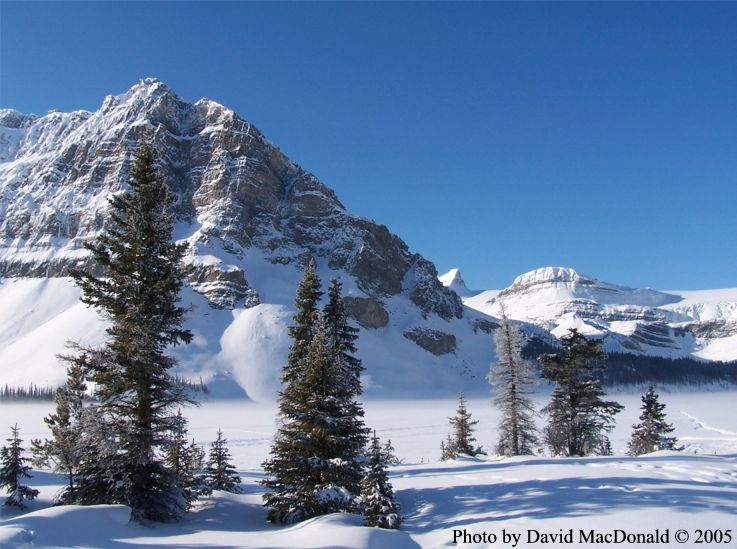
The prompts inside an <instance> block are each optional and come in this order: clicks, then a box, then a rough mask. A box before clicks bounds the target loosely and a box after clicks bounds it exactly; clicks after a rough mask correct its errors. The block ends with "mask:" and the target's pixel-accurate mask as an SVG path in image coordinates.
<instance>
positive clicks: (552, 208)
mask: <svg viewBox="0 0 737 549" xmlns="http://www.w3.org/2000/svg"><path fill="white" fill-rule="evenodd" d="M735 29H737V3H646V4H639V3H517V4H505V3H417V2H416V3H388V2H382V3H354V2H347V3H327V2H325V3H305V2H299V3H246V2H225V3H216V2H208V3H200V2H186V3H168V2H151V3H144V2H81V3H68V2H53V3H43V2H10V1H7V0H3V1H2V2H0V31H1V34H0V106H2V107H13V108H16V109H18V110H21V111H24V112H36V113H45V112H46V111H47V110H49V109H51V108H56V109H61V110H73V109H79V108H84V109H90V110H94V109H96V108H98V107H99V105H100V103H101V102H102V100H103V98H104V96H105V95H107V94H111V93H122V92H123V91H125V90H126V89H128V88H129V87H130V86H131V85H133V84H134V83H135V82H136V81H137V80H139V79H140V78H142V77H145V76H156V77H158V78H160V79H162V80H163V81H165V82H166V83H167V84H168V85H169V86H170V87H172V88H173V89H174V90H175V91H176V92H177V93H178V94H179V95H180V96H181V97H183V98H185V99H188V100H193V101H194V100H196V99H198V98H200V97H203V96H206V97H210V98H212V99H215V100H217V101H219V102H220V103H223V104H224V105H226V106H228V107H230V108H232V109H234V110H235V111H236V112H237V113H238V114H239V115H240V116H242V117H243V118H245V119H247V120H248V121H250V122H252V123H253V124H255V125H256V126H257V127H259V128H260V129H261V131H263V132H264V133H265V134H266V136H267V137H268V138H269V139H270V140H271V141H273V142H275V143H276V144H278V145H279V146H280V147H281V148H282V150H283V151H284V152H285V153H286V154H287V155H289V156H290V157H291V158H293V159H294V160H295V161H297V162H298V163H300V164H301V165H302V166H303V167H304V168H306V169H308V170H310V171H312V172H313V173H315V174H316V175H317V176H318V177H319V178H320V179H321V180H323V181H324V182H325V183H326V184H327V185H329V186H331V187H332V188H334V189H335V190H336V192H337V193H338V195H339V197H340V198H341V200H342V201H343V203H344V204H345V205H346V207H347V208H348V209H349V210H350V211H352V212H354V213H357V214H359V215H362V216H365V217H369V218H372V219H375V220H377V221H379V222H381V223H384V224H386V225H387V226H388V227H389V228H390V229H391V230H392V231H393V232H395V233H397V234H399V235H400V236H401V237H402V238H404V239H405V240H406V241H407V243H408V244H409V245H410V247H411V248H412V249H413V250H415V251H418V252H420V253H422V254H423V255H425V256H426V257H427V258H428V259H430V260H432V261H433V262H435V264H436V265H437V267H438V270H439V271H440V272H441V273H442V272H444V271H445V270H447V269H449V268H451V267H455V266H457V267H460V268H461V269H462V271H463V274H464V277H465V278H466V281H467V282H468V284H469V286H471V287H473V288H479V289H481V288H493V287H503V286H506V285H508V284H510V283H511V281H512V280H513V278H514V277H515V276H516V275H518V274H521V273H522V272H525V271H527V270H530V269H533V268H536V267H539V266H544V265H562V266H569V267H574V268H576V269H578V270H579V271H581V272H584V273H587V274H590V275H593V276H596V277H599V278H601V279H604V280H609V281H612V282H618V283H623V284H628V285H632V286H650V287H654V288H661V289H674V288H677V289H694V288H708V287H726V286H732V287H733V286H737V253H736V251H735V243H736V242H737V32H735Z"/></svg>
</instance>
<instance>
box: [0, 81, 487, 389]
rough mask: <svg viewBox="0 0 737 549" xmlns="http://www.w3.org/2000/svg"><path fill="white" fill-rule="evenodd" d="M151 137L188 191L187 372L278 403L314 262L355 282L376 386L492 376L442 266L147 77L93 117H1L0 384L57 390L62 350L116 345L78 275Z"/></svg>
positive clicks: (237, 126)
mask: <svg viewBox="0 0 737 549" xmlns="http://www.w3.org/2000/svg"><path fill="white" fill-rule="evenodd" d="M143 138H149V139H152V140H153V143H154V146H155V148H156V150H157V152H158V154H159V157H160V169H161V170H162V172H163V173H164V175H165V177H166V179H167V181H168V182H169V184H170V187H171V188H172V190H173V191H174V192H175V193H176V194H177V196H178V204H177V216H178V225H177V228H176V238H177V239H179V240H182V241H186V242H188V243H189V244H190V251H189V254H188V256H187V258H186V261H187V262H188V263H189V264H190V265H191V266H192V267H193V269H192V274H191V275H190V279H189V288H190V289H189V290H188V292H187V294H186V295H185V296H184V300H185V302H191V303H193V304H194V305H195V310H194V312H193V313H192V315H191V318H190V321H189V324H190V326H191V327H192V329H193V330H195V332H196V333H197V338H196V340H195V344H194V345H192V346H190V347H189V348H188V349H186V350H180V351H177V354H178V355H179V357H180V360H181V361H182V372H183V373H185V374H186V375H202V376H203V378H204V379H205V381H208V380H210V379H215V378H216V377H217V379H225V380H230V385H231V389H228V391H226V392H234V393H237V392H238V390H239V388H241V389H245V390H246V391H247V392H248V393H249V395H251V396H254V398H262V399H268V398H273V396H274V394H275V393H276V391H277V389H278V384H277V381H276V380H277V379H278V371H279V368H280V367H281V363H282V362H283V359H284V357H285V356H286V352H287V349H288V345H289V341H288V340H287V339H286V337H285V336H284V333H285V327H286V325H287V324H288V323H289V322H290V317H291V314H292V313H291V311H292V308H291V302H292V299H293V296H294V291H295V288H296V285H297V282H298V280H299V277H300V273H301V269H302V265H303V264H304V261H305V260H306V258H307V257H308V255H310V254H312V255H314V256H316V258H317V260H318V266H319V271H320V275H321V276H322V277H323V281H324V282H327V280H328V279H329V277H333V276H335V277H338V278H340V279H341V280H342V281H343V283H344V288H345V291H346V293H347V294H348V296H349V298H348V300H347V305H348V308H349V311H350V313H351V315H352V317H353V318H354V319H355V320H356V322H357V323H358V324H359V325H360V326H361V328H362V333H361V339H360V341H359V345H360V348H361V353H362V357H363V358H364V359H365V360H366V362H367V364H366V366H367V378H366V379H367V382H368V383H369V384H370V385H373V386H374V387H376V388H379V387H381V386H383V387H386V386H388V385H390V384H391V385H393V388H392V389H387V388H383V389H380V390H382V391H390V392H391V391H398V392H400V393H401V392H412V388H413V387H414V385H415V384H419V385H420V387H421V388H422V389H423V390H425V391H428V392H431V393H432V392H446V391H450V390H452V391H455V390H457V389H458V388H459V387H461V386H464V385H465V384H467V383H468V380H469V379H471V376H481V375H484V373H485V370H486V366H487V364H488V362H489V360H490V359H491V358H492V357H493V347H492V344H491V343H490V339H489V337H488V334H487V333H484V332H483V331H479V329H478V324H477V323H476V321H477V320H478V319H479V318H482V317H483V315H480V314H477V313H475V312H472V311H470V312H469V311H468V310H466V311H465V312H464V307H463V305H462V303H461V300H460V299H459V297H458V296H457V295H456V294H455V293H454V292H452V291H450V290H448V289H446V288H445V287H444V286H443V285H442V284H441V283H440V282H439V281H438V280H437V272H436V270H435V267H434V266H433V265H432V264H431V263H430V262H428V261H427V260H426V259H424V258H423V257H422V256H420V255H419V254H415V253H412V252H411V251H410V250H409V249H408V247H407V245H406V244H405V243H404V242H403V241H402V240H401V239H400V238H399V237H397V236H396V235H394V234H392V233H390V232H389V230H388V229H387V228H386V227H385V226H383V225H379V224H377V223H375V222H373V221H370V220H367V219H363V218H359V217H356V216H353V215H351V214H350V213H349V212H347V211H346V210H345V208H344V207H343V205H342V204H341V203H340V201H339V200H338V198H337V197H336V195H335V193H334V192H333V191H332V190H331V189H329V188H328V187H327V186H325V185H324V184H323V183H321V182H320V181H319V180H318V179H317V178H316V177H315V176H314V175H312V174H310V173H308V172H306V171H304V170H303V169H302V168H301V167H300V166H298V165H297V164H295V163H294V162H292V161H291V160H290V159H288V158H286V157H285V156H284V155H283V154H282V153H281V151H280V150H279V149H278V148H277V147H276V146H274V145H273V144H272V143H270V142H269V141H267V140H266V139H265V138H264V136H263V135H262V134H261V133H260V132H259V131H258V130H257V129H256V128H255V127H253V126H252V125H251V124H249V123H248V122H246V121H245V120H243V119H241V118H239V117H238V116H237V115H236V114H235V113H234V112H233V111H231V110H229V109H227V108H225V107H223V106H222V105H219V104H218V103H216V102H214V101H211V100H208V99H201V100H199V101H197V102H195V103H188V102H186V101H184V100H182V99H181V98H179V97H178V96H177V95H176V94H175V93H174V92H173V91H172V90H171V89H169V88H168V87H167V86H166V85H165V84H163V83H162V82H160V81H158V80H155V79H146V80H143V81H141V82H139V83H138V84H136V85H135V86H133V87H132V88H131V89H130V90H128V91H127V92H126V93H123V94H121V95H118V96H108V97H107V98H105V100H104V101H103V104H102V106H101V107H100V109H99V110H98V111H96V112H86V111H76V112H72V113H59V112H52V113H49V114H47V115H45V116H40V117H39V116H35V115H24V114H20V113H18V112H16V111H13V110H7V109H6V110H2V111H0V190H1V191H2V192H1V193H0V276H2V277H3V280H2V285H0V310H6V311H7V315H8V318H6V319H5V320H4V321H3V322H4V323H3V324H2V326H3V327H5V328H7V330H8V332H7V334H4V335H3V337H4V343H3V347H2V348H1V349H0V372H2V377H3V381H6V382H8V383H13V384H20V383H28V382H31V381H33V382H35V383H38V384H46V383H57V382H59V381H61V380H62V379H63V377H64V372H63V368H61V367H60V366H58V365H56V363H57V361H56V359H55V358H54V355H55V354H56V353H59V352H62V351H63V345H61V343H60V342H63V341H64V340H66V339H75V340H76V339H78V340H82V341H84V342H99V341H100V339H101V338H102V337H103V335H102V330H101V328H100V324H99V321H98V319H97V318H96V316H95V315H94V314H93V313H92V312H91V311H87V310H85V309H84V308H83V307H80V306H79V304H78V303H77V298H78V292H77V290H76V289H75V288H74V287H73V285H72V284H71V282H70V280H69V279H68V278H67V276H66V275H67V273H68V272H69V269H70V268H72V267H83V268H88V269H91V268H94V266H93V265H92V264H91V263H90V260H89V256H88V254H87V252H86V251H85V250H84V248H83V242H85V241H87V240H89V239H90V238H93V237H94V236H95V235H96V234H99V233H100V231H102V230H104V223H105V212H106V209H107V200H108V198H109V196H110V195H111V194H112V193H118V192H123V191H124V190H125V189H126V188H127V183H126V179H127V174H128V170H129V167H130V162H131V158H132V155H133V153H134V152H135V150H136V148H137V146H138V143H139V142H140V140H141V139H143ZM50 294H53V295H54V299H53V300H51V302H49V301H48V296H49V295H50ZM21 295H23V296H25V297H19V296H21ZM28 363H33V364H34V366H33V367H32V370H33V373H31V372H30V371H29V370H27V369H25V368H24V367H23V366H24V365H26V364H28ZM398 371H399V372H401V374H400V375H397V372H398ZM428 374H431V375H428ZM218 376H219V377H218ZM390 381H391V383H390ZM218 383H219V382H218ZM220 385H222V386H223V387H225V386H226V385H227V383H225V382H223V383H220ZM450 388H452V389H450ZM231 390H232V391H231ZM377 390H379V389H377ZM256 395H258V396H256Z"/></svg>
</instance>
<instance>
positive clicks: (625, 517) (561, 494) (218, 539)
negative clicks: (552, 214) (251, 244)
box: [0, 392, 737, 549]
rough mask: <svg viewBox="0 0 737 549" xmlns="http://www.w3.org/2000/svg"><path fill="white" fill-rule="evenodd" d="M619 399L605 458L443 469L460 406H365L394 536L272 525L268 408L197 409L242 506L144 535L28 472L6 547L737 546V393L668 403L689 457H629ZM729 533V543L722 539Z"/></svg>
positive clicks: (1, 424) (220, 498)
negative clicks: (223, 454)
mask: <svg viewBox="0 0 737 549" xmlns="http://www.w3.org/2000/svg"><path fill="white" fill-rule="evenodd" d="M613 396H614V397H615V398H616V399H617V400H619V401H620V402H622V403H623V404H625V406H626V410H625V411H624V412H623V413H621V414H620V415H619V417H618V426H617V429H616V430H615V432H614V433H613V437H612V439H613V446H614V451H615V454H616V455H615V456H613V457H597V458H575V459H551V458H548V457H545V456H540V457H535V458H514V459H496V458H493V457H490V458H488V459H484V460H478V461H456V462H450V463H439V462H438V461H437V458H438V454H439V446H440V441H441V440H442V439H443V438H444V436H445V434H446V432H447V430H448V426H447V416H449V415H451V414H452V413H453V412H454V410H455V406H456V402H455V401H453V400H417V401H383V402H381V401H370V402H368V403H366V422H367V425H369V426H370V427H372V428H375V429H376V430H377V432H378V434H379V436H380V437H381V438H382V439H384V440H385V439H387V438H391V440H392V442H393V443H394V446H395V447H396V449H397V454H398V455H399V457H401V458H404V460H405V464H404V465H401V466H398V467H395V468H393V469H392V472H391V475H392V482H393V484H394V487H395V490H396V492H397V496H398V499H399V501H400V503H401V505H402V513H403V515H404V516H405V522H404V523H403V526H402V530H401V531H399V532H388V531H379V530H376V529H370V528H364V527H360V526H359V525H360V518H359V517H355V516H350V515H331V516H326V517H320V518H317V519H313V520H311V521H307V522H304V523H301V524H298V525H295V526H292V527H277V526H273V525H270V524H268V523H266V522H265V520H264V518H265V512H264V509H263V507H262V506H261V490H260V487H259V485H258V480H259V479H260V478H261V472H260V469H259V463H260V462H261V461H262V460H263V459H264V458H265V457H266V455H267V453H268V450H269V444H270V440H271V436H272V434H273V432H274V412H275V407H274V406H273V405H271V406H267V405H262V404H253V403H248V402H244V401H220V402H210V403H204V404H203V405H202V406H201V407H199V408H195V409H190V410H188V412H187V413H188V415H189V417H190V432H191V434H192V435H193V436H194V437H195V438H197V440H199V441H209V440H211V439H213V438H214V436H215V432H216V430H217V429H218V428H219V427H220V428H222V429H223V432H224V434H225V435H226V436H227V437H228V438H229V440H230V443H229V447H230V450H231V452H232V454H233V456H234V461H235V463H236V466H237V467H238V469H239V471H240V472H241V476H242V478H243V489H244V493H243V494H242V495H232V494H225V493H216V494H215V495H214V496H212V497H211V498H207V499H205V500H203V501H202V502H201V503H199V504H198V506H197V508H196V509H195V510H194V511H193V512H192V513H190V515H189V516H188V517H187V518H186V520H184V521H183V522H181V523H178V524H171V525H158V526H156V527H154V528H147V527H142V526H138V525H135V524H130V523H129V522H128V512H127V510H126V509H125V508H124V507H122V506H101V507H87V508H82V507H49V505H50V502H51V499H52V498H53V495H54V493H55V491H56V490H57V489H58V487H59V484H60V482H61V481H60V480H59V478H58V477H55V476H54V475H51V474H49V473H46V472H42V471H36V472H35V476H34V479H33V481H32V483H31V484H32V485H34V486H35V487H36V488H39V489H40V490H41V497H40V499H39V500H38V501H36V502H33V504H32V506H31V508H30V509H29V511H30V512H28V513H26V514H24V515H19V514H17V513H14V512H12V511H9V510H7V509H4V508H3V509H2V510H1V511H0V512H1V513H2V515H0V547H2V548H3V549H5V548H6V547H7V548H15V547H95V548H103V547H104V548H107V547H111V548H121V549H122V548H131V547H159V546H168V547H182V548H189V547H199V548H205V547H253V548H262V549H266V548H269V549H270V548H288V547H304V548H387V549H392V548H404V547H408V548H409V547H413V548H416V547H427V548H439V547H447V546H454V545H453V540H454V537H455V538H456V541H457V543H458V545H467V546H474V547H514V546H515V543H516V547H538V548H541V547H548V546H557V547H564V546H567V545H575V546H578V547H593V546H596V545H607V543H606V542H605V540H604V539H602V540H600V541H601V543H599V544H596V543H594V541H592V540H590V539H589V538H588V537H587V536H591V535H592V534H591V531H592V530H593V531H594V532H593V535H595V534H597V533H600V534H610V535H612V536H622V535H623V534H622V533H617V531H621V532H624V533H628V534H638V533H640V534H648V533H652V534H653V535H655V530H656V529H657V530H658V532H657V535H658V536H660V541H661V543H660V545H661V546H665V547H703V546H705V545H706V546H709V545H720V546H723V547H737V414H735V413H734V410H735V406H734V401H735V398H736V397H737V392H711V393H700V392H691V393H687V392H684V393H666V392H662V393H661V400H662V402H664V403H665V404H666V406H667V408H666V411H667V413H668V414H669V420H670V421H672V422H673V423H674V425H675V427H676V433H675V434H676V435H677V436H678V437H679V439H680V441H681V442H682V443H684V444H685V445H686V451H684V452H680V453H674V452H661V453H657V454H652V455H648V456H643V457H639V458H629V457H625V456H624V455H623V453H624V451H625V449H626V441H627V439H628V436H629V431H630V426H631V424H632V423H633V422H635V421H636V417H637V415H638V413H639V404H640V401H639V395H635V394H618V395H613ZM543 400H544V399H543V398H542V397H541V399H540V402H541V403H542V401H543ZM50 408H51V404H50V403H34V404H0V429H3V430H4V431H7V430H8V428H7V427H5V426H6V425H7V426H10V425H11V424H13V423H15V422H16V421H17V422H18V424H19V426H20V427H21V434H22V436H23V438H24V439H25V440H26V442H27V441H28V440H29V439H30V438H34V437H40V436H41V437H42V436H46V435H47V430H46V428H45V425H44V424H43V420H42V418H43V416H44V414H46V413H47V412H48V410H49V409H50ZM469 409H470V410H471V411H472V413H473V414H474V417H475V418H476V419H478V420H479V424H478V426H477V428H478V430H477V435H478V439H479V442H480V443H481V444H483V445H485V446H487V447H488V446H490V445H491V444H492V443H493V441H494V436H495V435H494V426H495V424H496V413H495V411H494V410H493V409H492V408H491V406H490V405H489V402H488V400H486V399H474V400H471V401H470V402H469ZM3 434H4V433H3ZM729 529H732V532H731V537H732V540H731V541H730V542H727V541H726V539H727V538H726V530H729ZM679 530H685V533H686V534H687V535H688V536H689V539H688V540H687V541H686V542H685V543H678V542H677V541H676V536H678V537H679V538H680V537H681V536H684V533H683V532H679ZM698 530H702V531H706V530H708V531H709V533H707V534H704V533H702V534H701V535H702V538H703V541H707V542H709V543H701V544H699V543H697V540H698V539H697V538H698V536H699V535H700V534H699V532H698ZM716 531H719V532H718V533H717V532H716ZM582 532H583V533H582ZM505 534H506V538H505V537H504V535H505ZM543 534H548V535H550V534H556V535H564V536H566V537H564V538H563V539H553V538H551V537H549V538H544V537H543ZM666 534H667V536H668V539H667V543H666V539H665V538H663V536H665V535H666ZM464 535H465V536H466V537H465V539H464ZM569 535H570V536H572V539H570V540H569V538H568V537H567V536H569ZM495 536H496V539H495ZM514 536H519V538H515V537H514ZM581 536H583V537H581ZM715 536H716V537H720V536H721V537H720V538H719V539H721V540H722V543H717V542H716V541H715V539H716V538H715ZM681 539H682V538H681ZM464 541H466V542H468V543H464ZM544 541H547V542H548V543H543V542H544ZM611 541H612V542H615V541H617V538H616V537H614V538H612V539H611ZM608 544H609V545H611V544H612V543H608ZM614 545H615V546H616V545H619V546H624V547H637V546H642V547H644V546H646V544H644V543H643V544H637V543H622V544H616V543H614Z"/></svg>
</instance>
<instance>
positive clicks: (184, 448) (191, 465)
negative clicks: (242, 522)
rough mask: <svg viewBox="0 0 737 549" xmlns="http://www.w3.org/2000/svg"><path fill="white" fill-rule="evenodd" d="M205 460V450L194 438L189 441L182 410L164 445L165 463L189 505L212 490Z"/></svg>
mask: <svg viewBox="0 0 737 549" xmlns="http://www.w3.org/2000/svg"><path fill="white" fill-rule="evenodd" d="M204 462H205V451H204V450H203V449H202V448H201V447H200V446H199V445H198V444H197V443H195V441H194V440H192V441H191V442H189V441H188V438H187V421H186V420H185V419H184V417H183V416H182V412H181V410H180V411H179V413H178V414H177V423H176V425H175V426H174V428H173V429H172V432H171V434H170V437H169V440H168V441H167V443H166V445H165V446H164V463H166V465H167V467H169V469H170V470H171V471H172V473H173V474H174V478H175V480H176V483H177V486H179V487H180V488H181V489H182V491H183V493H184V497H185V499H186V500H187V506H188V507H191V506H192V504H193V503H194V502H195V501H196V500H197V499H198V498H199V497H200V496H202V495H207V494H209V493H210V492H211V490H210V488H209V486H208V482H207V478H206V476H205V472H204ZM238 482H240V479H239V480H238Z"/></svg>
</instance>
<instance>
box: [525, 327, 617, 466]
mask: <svg viewBox="0 0 737 549" xmlns="http://www.w3.org/2000/svg"><path fill="white" fill-rule="evenodd" d="M562 343H563V348H562V349H561V351H560V352H558V353H552V354H546V355H541V356H540V357H538V361H539V362H540V364H542V366H543V371H542V375H543V377H544V378H545V379H548V380H550V381H552V382H554V383H555V387H554V389H553V394H552V397H551V400H550V403H549V404H548V405H547V406H545V408H543V412H544V413H546V414H547V415H548V425H547V427H546V429H545V442H546V444H547V445H548V447H549V448H550V450H551V451H552V453H553V454H554V455H564V456H586V455H589V454H592V453H598V454H600V453H601V451H602V449H603V448H604V447H605V436H606V433H607V432H609V431H611V429H612V428H613V427H614V415H615V414H618V413H619V412H621V411H622V409H623V406H622V405H621V404H619V403H617V402H614V401H607V400H603V398H602V397H603V396H604V390H603V389H602V387H601V381H600V380H599V379H598V378H597V377H596V373H597V372H598V371H599V370H601V369H602V368H603V365H602V361H603V360H604V359H605V358H606V355H605V354H604V352H603V350H602V344H601V342H600V341H598V340H595V339H588V338H586V337H584V335H583V334H581V333H579V331H578V330H576V329H575V328H574V329H571V330H570V333H569V335H568V336H567V337H564V338H563V340H562Z"/></svg>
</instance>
